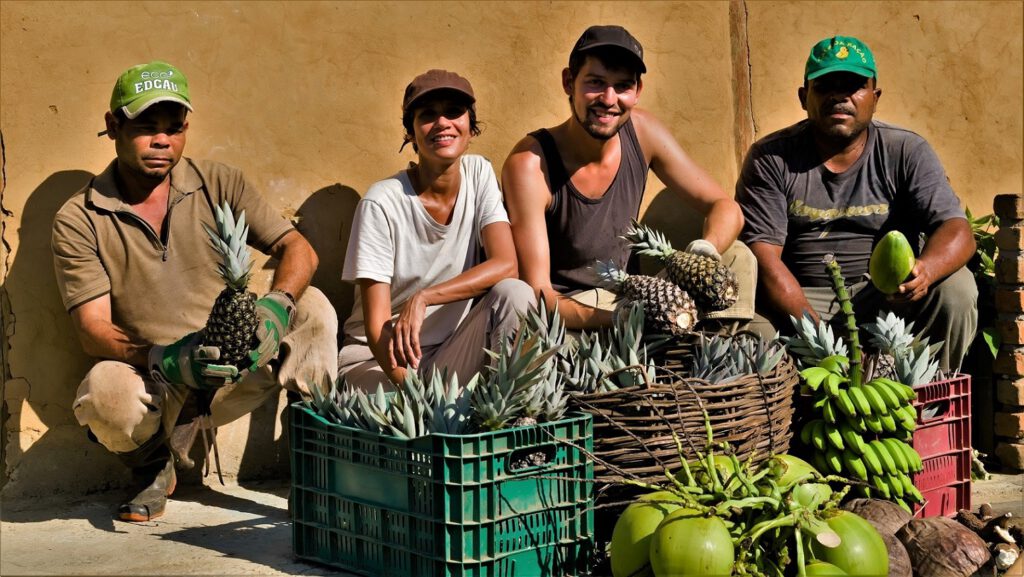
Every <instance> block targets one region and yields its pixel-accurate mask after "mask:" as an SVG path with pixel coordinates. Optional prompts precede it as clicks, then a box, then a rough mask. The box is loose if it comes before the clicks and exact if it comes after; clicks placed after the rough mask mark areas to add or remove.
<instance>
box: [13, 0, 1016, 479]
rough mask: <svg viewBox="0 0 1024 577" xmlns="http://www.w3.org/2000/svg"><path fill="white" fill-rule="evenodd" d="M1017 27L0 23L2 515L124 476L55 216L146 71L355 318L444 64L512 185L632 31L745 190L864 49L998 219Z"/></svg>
mask: <svg viewBox="0 0 1024 577" xmlns="http://www.w3.org/2000/svg"><path fill="white" fill-rule="evenodd" d="M1021 16H1022V13H1021V4H1020V3H1010V2H1005V3H1001V2H991V3H979V2H964V3H930V2H926V3H904V2H901V3H878V4H872V3H859V2H857V3H853V2H851V3H776V2H756V3H749V4H747V3H743V2H734V3H725V2H695V3H674V2H655V3H641V2H630V3H622V2H589V3H580V2H564V3H563V2H553V3H548V2H544V3H541V2H486V3H475V2H429V3H428V2H423V3H418V2H417V3H412V2H409V3H406V2H393V3H389V2H382V3H367V2H359V3H319V2H318V3H307V2H251V3H249V2H226V3H207V2H174V3H155V2H143V3H114V2H45V3H44V2H18V1H6V2H3V3H0V96H2V107H0V134H2V143H3V177H4V181H3V184H2V186H3V189H2V208H3V215H2V217H3V231H2V240H3V246H2V251H3V252H2V255H0V257H2V258H0V273H2V277H0V278H2V281H3V290H2V293H0V297H2V300H0V305H2V310H3V328H4V331H3V334H4V341H3V343H2V347H0V350H2V351H3V365H2V367H3V371H4V372H3V413H2V416H3V427H2V432H3V435H2V436H0V446H2V450H0V461H2V463H0V484H3V485H4V488H3V492H4V495H5V496H8V497H19V496H30V495H49V494H51V493H53V492H68V493H85V492H91V491H96V490H101V489H105V488H109V487H113V486H118V485H121V484H123V483H124V481H125V480H126V478H127V476H126V473H125V472H124V470H123V469H122V468H121V466H120V464H119V463H117V461H116V460H115V459H113V458H111V457H110V456H109V455H108V454H107V453H106V451H104V450H102V449H101V448H100V447H98V446H96V445H93V444H91V443H89V442H88V441H87V440H86V438H85V435H84V433H83V431H82V429H81V428H80V427H79V426H78V425H77V423H76V422H75V420H74V418H73V416H72V412H71V406H70V404H71V400H72V396H73V394H74V391H75V388H76V387H77V384H78V382H79V380H80V378H81V376H82V375H83V374H84V372H85V371H86V370H87V368H88V367H89V366H90V364H91V361H90V360H89V359H88V358H87V357H85V356H84V355H83V354H82V353H81V352H80V348H79V345H78V343H77V340H76V338H75V335H74V333H73V330H72V327H71V324H70V321H69V318H68V315H67V313H66V312H65V311H64V310H63V309H62V307H61V304H60V300H59V297H58V293H57V288H56V283H55V281H54V278H53V271H52V262H51V256H50V249H49V237H50V226H51V221H52V218H53V215H54V213H55V212H56V210H57V209H58V208H59V207H60V205H61V204H62V203H63V202H64V201H65V200H66V199H67V198H68V197H69V196H71V195H72V194H73V193H74V192H75V191H76V190H78V189H79V188H80V187H81V186H82V185H83V184H85V183H86V182H87V181H88V179H89V178H90V177H91V176H92V175H94V174H96V173H98V172H99V171H101V170H102V169H103V168H104V167H105V166H106V164H107V163H108V162H109V161H110V159H111V158H112V157H113V148H112V146H111V142H110V141H109V140H107V139H106V138H97V137H96V136H95V134H96V132H97V131H99V130H102V128H103V122H102V118H103V112H104V110H105V108H106V106H107V105H108V101H109V97H110V90H111V87H112V84H113V81H114V79H115V78H116V77H117V75H118V74H119V73H120V72H121V71H122V70H123V69H125V68H126V67H128V66H130V65H133V64H136V63H139V62H145V61H149V60H153V59H164V60H167V61H170V62H172V63H175V64H176V65H177V66H178V67H180V68H181V69H182V71H183V72H185V74H187V75H188V77H189V80H190V88H191V92H192V96H193V102H194V104H195V113H194V114H193V115H191V117H190V119H191V120H190V122H191V128H190V131H189V143H188V147H187V149H186V154H187V155H189V156H192V157H197V158H212V159H216V160H220V161H222V162H225V163H228V164H232V165H235V166H238V167H240V168H242V169H243V170H244V171H245V172H246V174H247V175H248V176H249V177H250V179H251V180H253V181H254V182H255V183H256V184H257V185H258V186H259V187H260V188H261V189H262V190H263V192H264V194H265V195H266V196H267V198H269V200H270V202H272V203H273V204H274V206H276V207H277V208H278V209H279V210H280V211H281V213H282V214H284V215H287V216H289V217H293V218H295V220H296V221H297V222H299V226H300V227H301V229H302V230H303V231H304V232H305V233H306V234H307V235H308V236H309V237H310V238H311V240H312V241H313V243H314V245H315V246H316V248H317V249H318V252H319V253H320V257H321V267H320V270H319V271H318V273H317V276H316V278H315V284H317V285H318V286H320V287H321V288H322V289H324V290H325V292H327V294H328V295H329V296H330V297H331V298H332V299H333V300H334V301H335V304H336V306H338V308H339V309H345V308H346V307H348V306H349V304H348V303H349V302H350V301H349V300H348V299H349V298H350V289H348V288H347V287H345V286H344V285H343V284H342V283H341V282H340V281H339V280H338V277H339V275H340V270H341V262H342V258H343V250H344V249H343V247H344V243H345V240H346V239H347V236H348V219H347V216H346V215H347V214H348V213H350V212H351V209H352V206H353V205H354V203H355V202H356V201H357V200H358V197H359V195H360V194H362V192H364V191H365V190H366V188H367V187H368V186H369V185H370V184H371V183H372V182H374V181H376V180H378V179H380V178H383V177H385V176H387V175H389V174H391V173H393V172H395V171H397V170H398V169H400V168H403V167H404V165H405V164H406V163H407V162H408V161H409V160H411V159H412V158H413V154H412V152H411V150H410V149H409V148H407V149H406V151H405V152H404V153H398V147H399V145H400V144H401V136H402V129H401V126H400V120H399V117H400V102H401V96H402V91H403V89H404V87H405V85H406V83H408V82H409V80H410V79H411V78H412V77H413V76H415V75H416V74H418V73H420V72H422V71H424V70H426V69H428V68H448V69H452V70H457V71H459V72H460V73H462V74H463V75H465V76H466V77H468V78H469V79H470V80H471V81H472V83H473V85H474V88H475V90H476V92H477V97H478V112H479V117H480V119H481V120H482V121H483V122H484V124H485V130H484V133H483V135H481V136H480V137H478V138H477V139H476V141H475V142H474V144H473V147H472V150H473V151H474V152H477V153H480V154H483V155H485V156H487V157H488V158H490V159H491V161H492V162H493V163H494V165H495V169H496V170H498V171H500V168H501V164H502V162H503V160H504V158H505V156H506V154H507V153H508V150H509V149H510V148H511V147H512V145H513V144H514V143H515V142H516V141H517V140H518V139H519V138H521V137H522V135H523V134H525V133H526V132H528V131H530V130H533V129H535V128H537V127H541V126H551V125H554V124H556V123H558V122H560V121H561V120H562V119H563V118H564V117H565V115H566V113H567V106H566V99H565V95H564V94H563V93H562V91H561V88H560V84H559V75H560V71H561V69H562V67H563V66H565V61H566V58H567V56H568V52H569V49H570V48H571V46H572V43H573V42H574V41H575V39H576V37H577V36H578V35H579V33H580V32H581V31H582V30H583V29H584V28H585V27H586V26H588V25H591V24H596V23H618V24H622V25H624V26H626V27H627V28H628V29H629V30H630V31H631V32H633V34H634V35H635V36H636V37H637V38H639V39H640V41H641V42H642V43H643V44H644V47H645V50H646V60H647V64H648V68H649V73H648V74H647V75H646V76H645V78H644V90H643V94H642V97H641V106H643V107H646V108H647V109H649V110H651V111H653V112H655V113H656V114H657V115H658V116H659V117H660V118H661V119H662V121H664V122H665V123H666V124H667V125H668V126H669V127H670V129H671V130H672V131H673V132H674V133H675V134H676V136H677V137H678V139H679V140H680V142H681V143H682V145H683V147H684V148H685V149H686V150H687V151H688V153H689V154H690V155H691V156H692V157H693V158H694V159H695V160H696V161H697V162H698V163H699V164H700V165H702V166H704V167H705V168H706V169H707V170H708V171H709V172H710V174H711V175H712V177H713V178H715V180H717V181H718V182H719V183H720V184H721V185H722V186H723V187H725V188H726V189H727V190H730V191H731V190H732V189H733V187H734V183H735V179H736V175H737V165H738V162H739V160H740V159H741V158H742V154H743V152H744V151H745V149H746V146H747V145H748V144H749V142H751V139H752V138H756V137H761V136H764V135H765V134H767V133H768V132H770V131H772V130H775V129H778V128H782V127H783V126H786V125H788V124H790V123H792V122H795V121H797V120H799V119H800V118H801V117H802V111H801V110H800V107H799V103H798V102H797V99H796V88H797V86H798V85H799V83H800V82H801V79H802V70H803V63H804V60H805V59H806V55H807V51H808V49H809V48H810V46H811V45H812V44H813V43H814V42H815V41H817V40H819V39H820V38H823V37H825V36H828V35H832V34H836V33H843V34H849V35H856V36H859V37H861V38H862V39H863V40H865V41H866V42H868V43H869V45H870V46H871V47H872V48H873V49H874V51H875V55H876V58H877V61H878V65H879V67H880V85H881V86H882V88H883V90H884V96H883V98H882V101H881V104H880V109H879V112H878V117H879V118H880V119H882V120H886V121H889V122H892V123H895V124H899V125H902V126H905V127H908V128H911V129H914V130H916V131H918V132H920V133H921V134H922V135H924V136H925V137H926V138H927V139H928V140H929V141H930V142H931V143H932V145H933V146H934V147H935V148H936V150H937V151H938V153H939V155H940V157H941V158H942V159H943V161H944V162H945V166H946V168H947V171H948V173H949V177H950V180H951V181H952V183H953V186H954V188H955V189H956V190H957V191H958V192H959V193H960V195H961V198H962V199H963V200H964V201H965V203H966V204H968V205H969V206H970V207H972V209H973V210H974V211H975V212H978V213H988V212H990V211H991V199H992V197H993V195H995V194H996V193H1001V192H1013V191H1017V192H1019V191H1020V190H1021V165H1022V162H1021V153H1022V130H1021V126H1022V125H1021V114H1020V111H1021V108H1022V106H1021V105H1022V102H1021V94H1022V80H1021V74H1020V70H1021V65H1022V59H1021V44H1022V43H1021V33H1022V17H1021ZM839 22H841V23H839ZM663 188H664V187H663V186H662V185H661V184H660V183H659V182H658V181H657V179H656V178H654V177H653V175H652V178H651V181H650V183H649V186H648V191H647V200H646V202H645V209H646V208H647V207H648V206H651V203H652V202H656V203H657V204H656V205H654V206H655V207H656V211H655V212H656V213H657V215H658V222H663V223H666V224H669V225H673V226H676V225H678V226H680V227H684V226H692V225H693V218H692V217H691V216H690V213H689V211H688V210H687V209H686V208H685V207H682V206H681V205H680V204H679V203H678V202H676V201H675V200H674V199H672V198H671V196H669V195H670V194H671V193H669V195H666V196H664V197H661V196H660V195H661V192H662V189H663ZM683 223H688V224H686V225H684V224H683ZM684 234H685V233H683V232H678V233H677V235H684ZM256 276H257V278H256V280H255V283H254V287H265V286H266V284H267V283H268V282H269V278H270V277H269V271H268V270H267V269H261V271H260V273H259V274H257V275H256ZM342 316H344V313H342ZM283 406H284V401H283V399H282V400H280V401H279V402H278V404H277V406H269V405H268V406H266V407H264V409H263V410H261V411H260V412H258V413H257V414H256V415H255V416H254V417H253V418H251V419H250V418H245V419H242V420H240V421H238V422H236V423H234V424H232V425H230V426H228V427H224V428H222V430H221V436H220V439H221V455H222V459H223V461H224V463H223V464H224V468H225V471H226V472H228V473H229V474H230V475H232V476H233V475H238V476H239V478H243V479H244V478H247V477H249V478H251V477H258V476H264V475H273V474H279V473H280V472H281V471H282V470H284V469H283V466H284V465H283V464H284V463H285V461H286V458H287V448H286V447H285V446H283V445H282V442H281V434H282V431H281V422H280V419H279V414H280V411H281V409H282V407H283Z"/></svg>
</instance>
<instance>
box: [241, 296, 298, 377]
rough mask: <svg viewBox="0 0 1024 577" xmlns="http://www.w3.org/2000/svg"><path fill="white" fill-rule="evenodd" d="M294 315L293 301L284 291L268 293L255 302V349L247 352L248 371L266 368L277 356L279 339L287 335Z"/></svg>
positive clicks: (279, 345) (279, 344)
mask: <svg viewBox="0 0 1024 577" xmlns="http://www.w3.org/2000/svg"><path fill="white" fill-rule="evenodd" d="M294 313H295V299H294V298H292V295H290V294H288V293H286V292H284V291H276V290H275V291H270V292H268V293H267V294H266V295H264V297H263V298H261V299H260V300H258V301H256V316H257V317H258V318H259V324H258V325H257V326H256V340H257V341H258V344H257V345H256V348H255V349H254V350H252V351H250V352H249V358H250V359H251V360H252V365H251V366H250V370H256V369H259V368H261V367H263V366H266V364H267V363H269V362H270V360H271V359H273V358H274V357H276V356H277V351H278V349H279V348H280V347H281V339H283V338H284V336H285V335H286V334H287V333H288V328H289V326H290V325H291V320H292V315H293V314H294Z"/></svg>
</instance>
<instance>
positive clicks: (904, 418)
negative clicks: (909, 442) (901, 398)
mask: <svg viewBox="0 0 1024 577" xmlns="http://www.w3.org/2000/svg"><path fill="white" fill-rule="evenodd" d="M912 411H913V409H912V408H911V407H910V405H904V406H902V407H900V408H898V409H895V410H893V411H892V416H893V418H895V419H896V424H897V425H899V426H900V428H902V429H903V430H905V431H911V432H913V430H914V429H916V428H917V418H916V417H915V414H914V413H913V412H912Z"/></svg>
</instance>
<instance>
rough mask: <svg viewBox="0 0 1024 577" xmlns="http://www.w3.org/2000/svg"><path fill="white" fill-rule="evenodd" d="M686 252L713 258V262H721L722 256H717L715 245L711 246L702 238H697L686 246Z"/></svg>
mask: <svg viewBox="0 0 1024 577" xmlns="http://www.w3.org/2000/svg"><path fill="white" fill-rule="evenodd" d="M686 252H688V253H691V254H699V255H701V256H706V257H708V258H713V259H715V260H722V255H720V254H718V249H716V248H715V245H713V244H711V243H710V242H708V241H706V240H704V239H702V238H698V239H697V240H695V241H693V242H691V243H690V244H689V245H687V246H686Z"/></svg>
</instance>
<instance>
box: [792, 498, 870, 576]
mask: <svg viewBox="0 0 1024 577" xmlns="http://www.w3.org/2000/svg"><path fill="white" fill-rule="evenodd" d="M825 523H827V524H828V526H829V527H830V528H831V529H832V530H833V531H835V533H836V534H837V535H839V539H840V542H839V546H838V547H832V548H830V547H825V546H824V545H822V544H821V543H818V542H816V541H813V540H812V542H811V547H812V550H813V552H814V557H815V558H817V559H820V560H822V561H825V562H827V563H831V564H833V565H835V566H836V567H839V568H840V569H842V570H843V571H845V572H846V574H847V575H851V576H861V577H877V576H879V575H888V574H889V550H888V549H886V547H885V541H883V540H882V536H881V535H880V534H879V533H878V531H877V530H876V529H875V528H874V527H872V526H871V523H868V522H867V521H865V520H864V519H862V518H861V517H859V516H857V515H855V514H853V513H850V512H849V511H837V512H836V513H835V514H834V515H831V516H829V517H827V518H825Z"/></svg>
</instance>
